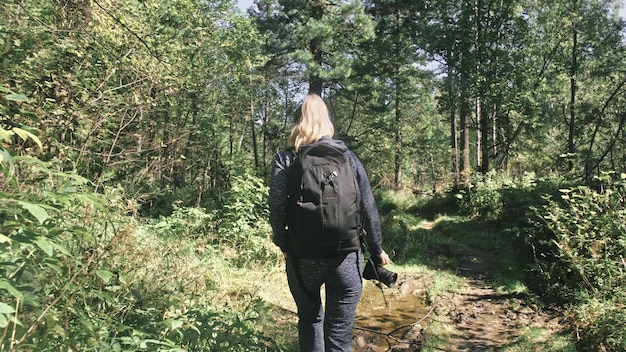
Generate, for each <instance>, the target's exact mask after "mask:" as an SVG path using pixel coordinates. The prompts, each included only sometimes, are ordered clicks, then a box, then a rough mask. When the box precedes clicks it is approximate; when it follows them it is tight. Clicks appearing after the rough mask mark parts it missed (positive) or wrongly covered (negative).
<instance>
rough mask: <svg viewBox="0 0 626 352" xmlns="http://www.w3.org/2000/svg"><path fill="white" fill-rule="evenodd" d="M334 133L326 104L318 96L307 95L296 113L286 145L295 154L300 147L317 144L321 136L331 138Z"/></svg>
mask: <svg viewBox="0 0 626 352" xmlns="http://www.w3.org/2000/svg"><path fill="white" fill-rule="evenodd" d="M334 133H335V127H334V126H333V123H332V122H331V121H330V116H329V114H328V108H327V107H326V103H324V101H323V100H322V98H320V96H319V95H317V94H309V95H307V96H306V98H305V99H304V102H303V103H302V106H300V108H299V109H298V110H297V111H296V124H295V125H294V126H293V128H292V129H291V134H290V135H289V140H288V141H287V143H288V144H289V146H292V147H294V149H295V150H296V152H297V151H298V150H299V149H300V146H301V145H303V144H310V143H314V142H317V141H318V140H319V139H320V138H322V137H323V136H330V137H332V136H333V134H334Z"/></svg>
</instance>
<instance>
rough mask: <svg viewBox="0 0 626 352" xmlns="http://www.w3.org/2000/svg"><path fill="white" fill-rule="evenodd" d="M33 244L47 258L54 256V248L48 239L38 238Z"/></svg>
mask: <svg viewBox="0 0 626 352" xmlns="http://www.w3.org/2000/svg"><path fill="white" fill-rule="evenodd" d="M35 244H36V245H37V247H39V248H41V250H42V251H44V252H46V254H47V255H48V256H49V257H51V256H52V255H53V254H54V248H53V246H52V244H51V243H50V240H49V239H48V238H46V237H43V236H39V237H38V238H37V240H35Z"/></svg>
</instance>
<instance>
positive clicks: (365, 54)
mask: <svg viewBox="0 0 626 352" xmlns="http://www.w3.org/2000/svg"><path fill="white" fill-rule="evenodd" d="M623 6H624V4H623V2H620V1H618V0H559V1H556V0H547V1H544V0H541V1H539V0H511V1H493V0H475V1H471V2H468V1H461V0H430V1H429V0H422V1H405V0H362V1H358V0H336V1H326V0H254V4H253V5H252V6H251V7H250V8H249V9H248V11H246V12H243V11H240V10H239V9H237V7H236V3H235V2H234V1H232V0H201V1H200V0H171V1H157V0H141V1H138V0H5V1H3V2H2V3H1V4H0V143H1V144H0V198H1V199H2V204H0V224H1V227H0V245H1V246H2V247H3V249H2V251H3V252H2V254H1V256H2V258H1V259H2V260H0V261H2V264H0V268H2V275H3V276H2V277H0V279H1V280H0V298H2V301H0V327H2V328H5V329H7V330H5V336H6V333H7V331H8V326H9V325H10V324H9V322H10V321H12V322H13V325H11V326H13V328H14V329H17V327H18V326H20V324H22V325H21V326H22V327H23V331H22V333H23V335H21V337H19V336H18V338H15V339H13V340H12V341H13V342H11V344H10V346H9V347H11V348H10V349H12V348H13V347H14V346H18V345H19V344H20V343H25V341H29V342H28V343H32V344H33V345H36V344H37V343H41V344H45V343H51V342H50V341H52V340H54V338H57V337H58V336H60V335H63V333H60V332H59V333H58V336H57V335H55V334H56V332H54V333H52V334H51V335H50V336H48V338H49V340H45V341H44V342H42V341H43V340H37V339H36V338H34V339H33V336H34V335H35V332H36V327H41V326H43V325H45V324H44V322H47V323H48V324H51V325H50V326H52V325H54V323H53V321H55V319H59V316H63V317H64V318H66V319H68V320H71V319H72V317H74V315H73V314H78V313H76V312H75V311H73V310H72V309H71V308H68V307H71V304H69V303H68V305H67V307H66V308H67V310H63V314H65V315H63V314H61V313H59V314H58V315H54V318H50V319H48V320H46V319H47V318H46V313H50V311H49V310H48V308H45V309H42V308H40V307H43V306H45V307H47V306H46V304H47V303H50V302H49V298H46V297H55V298H52V299H51V300H52V301H53V302H52V304H51V306H52V305H54V304H56V303H57V302H59V300H60V299H61V297H69V296H70V294H69V293H68V292H70V291H71V285H70V284H69V283H68V282H67V280H69V282H70V283H72V284H75V286H72V287H74V288H76V290H78V291H76V292H82V291H80V289H82V288H84V287H95V286H94V285H91V282H90V284H89V285H87V284H84V283H81V282H80V280H82V279H83V276H81V274H80V273H81V272H89V273H93V275H95V276H92V277H91V278H90V279H89V280H92V279H94V277H95V278H96V279H94V280H100V281H97V282H98V283H99V286H98V287H106V288H107V290H108V289H110V288H111V287H114V286H115V289H116V290H117V289H118V288H119V287H125V286H124V285H125V284H126V283H128V281H124V279H125V278H124V277H123V275H120V273H121V272H123V271H124V270H130V269H129V268H130V266H131V265H130V264H128V265H122V264H120V262H119V261H116V258H117V257H116V255H121V254H120V253H115V255H114V254H112V252H109V251H112V250H113V248H118V247H116V246H114V245H110V246H107V243H109V241H112V238H117V239H118V237H116V236H117V235H119V234H120V233H124V234H125V235H126V234H128V233H130V232H132V231H131V230H126V228H127V226H126V225H127V224H126V225H124V226H121V225H119V224H120V223H119V222H125V221H131V222H133V224H134V225H136V226H140V225H137V223H140V224H143V223H142V222H146V223H149V222H150V221H156V222H158V226H165V227H168V228H169V226H171V227H176V229H178V230H180V229H186V230H189V231H197V233H195V232H194V233H186V234H185V236H187V237H188V238H193V239H197V238H199V237H202V236H199V235H198V234H199V233H211V235H210V236H206V238H205V239H204V240H206V241H208V242H209V244H210V245H211V246H212V245H215V246H216V247H215V248H217V249H215V251H216V252H219V251H221V250H223V248H229V251H227V253H226V254H224V253H223V252H220V253H221V255H222V256H223V257H228V258H230V257H229V256H231V257H232V256H234V255H233V253H239V254H241V255H242V256H243V257H242V258H240V259H237V260H239V261H238V262H237V265H239V264H242V263H244V262H245V263H248V262H249V263H258V262H263V260H269V259H268V258H270V257H271V255H273V254H272V253H271V251H270V252H269V254H268V252H267V251H265V247H263V248H261V247H259V248H256V247H255V248H248V247H246V248H247V249H246V250H245V251H240V250H241V247H245V246H249V243H250V242H251V238H255V239H256V238H257V237H259V238H262V241H265V242H263V243H267V244H269V242H270V240H269V239H268V236H267V234H268V232H269V230H268V229H267V227H266V225H267V224H266V223H265V222H264V218H265V217H266V208H265V207H266V205H265V203H264V200H265V198H264V197H265V194H266V189H265V187H266V183H267V181H268V179H269V172H270V167H271V163H272V158H273V157H274V155H275V153H276V152H277V151H280V150H282V149H284V148H285V147H286V139H287V136H288V133H289V131H290V128H291V126H292V122H293V116H294V112H295V110H296V108H297V107H298V105H299V104H300V103H301V101H302V99H303V97H304V96H305V95H306V94H307V93H309V92H311V93H317V94H320V95H321V96H322V97H323V99H324V100H325V101H326V102H327V104H328V106H329V108H330V110H331V115H332V118H333V121H334V123H335V126H336V128H335V131H336V133H335V137H336V138H339V139H342V140H343V141H345V143H346V144H347V145H348V146H349V147H350V148H351V149H352V150H354V151H355V152H356V154H357V155H358V156H359V158H360V159H361V160H362V161H363V164H364V165H365V167H366V169H367V171H368V173H369V175H370V179H371V181H372V186H373V188H374V189H375V190H376V191H381V192H382V191H393V192H406V193H408V194H411V195H412V196H422V195H428V196H436V195H442V194H446V192H449V191H451V190H453V191H455V192H456V191H459V190H462V191H464V192H470V191H471V192H475V190H476V187H479V186H480V185H484V182H486V181H485V180H490V179H497V178H498V177H503V178H505V177H506V178H507V179H510V180H512V181H511V182H513V181H516V182H526V183H528V184H535V183H533V182H536V180H545V179H548V178H558V179H559V180H561V181H563V182H564V183H566V184H567V185H571V186H572V189H576V187H588V188H589V189H591V190H594V191H604V190H607V189H613V187H615V189H618V188H619V187H618V185H621V184H622V183H623V179H624V177H625V176H624V175H626V131H625V127H626V126H625V124H626V29H625V28H626V22H625V19H624V18H623V17H620V15H619V14H620V13H624V12H623V11H624V9H623V8H622V7H623ZM620 11H621V12H620ZM529 180H531V181H529ZM481 182H482V183H481ZM585 189H586V188H585ZM585 192H586V191H581V194H582V195H580V194H579V195H578V197H582V198H585V199H587V198H586V197H589V199H596V198H595V196H590V195H589V194H588V193H585ZM467 194H469V193H462V192H459V193H455V194H454V196H458V197H459V198H463V195H467ZM477 194H478V193H477V192H475V193H473V195H477ZM576 194H578V193H576ZM478 195H479V196H480V194H478ZM492 195H493V194H491V193H486V195H485V197H484V198H473V199H470V200H468V198H467V197H466V198H463V201H465V202H466V203H464V204H465V205H466V206H468V207H472V206H475V209H479V208H481V207H484V206H485V205H486V204H488V203H489V202H488V201H489V200H494V202H495V198H492V197H491V196H492ZM613 196H614V195H612V196H609V195H607V197H609V198H611V197H613ZM541 197H542V195H538V196H537V197H536V198H537V199H542V198H541ZM498 199H499V198H498ZM577 199H579V198H577ZM620 199H621V198H620ZM568 200H571V199H569V198H568ZM515 201H518V199H515ZM533 201H534V199H533ZM603 201H604V200H603ZM607 202H609V203H610V205H607V206H606V207H607V208H606V209H616V208H619V206H620V204H622V203H623V200H617V201H615V200H614V199H613V198H611V199H609V200H607ZM613 202H615V203H613ZM614 205H615V207H614ZM622 205H623V204H622ZM499 206H500V204H496V205H494V207H493V208H492V210H493V209H499V208H498V207H499ZM190 209H193V210H190ZM555 209H557V210H559V208H558V207H555ZM603 209H604V208H603ZM557 210H555V213H554V214H551V216H553V219H555V221H558V219H559V216H558V215H561V216H562V214H556V212H557ZM603 211H604V210H603ZM498 212H499V213H498V216H499V215H501V214H504V212H505V210H498ZM601 213H602V214H606V213H605V212H601ZM620 214H621V213H620ZM472 215H475V214H472ZM570 215H571V214H570ZM579 215H580V214H578V213H576V216H573V215H572V219H573V218H576V219H574V220H572V221H571V223H570V224H568V226H570V225H571V228H575V227H576V226H577V225H576V223H577V220H579V219H578V217H577V216H579ZM187 216H188V217H189V218H191V219H194V221H196V220H197V223H194V226H195V225H197V226H198V227H197V228H196V227H194V226H188V224H187V223H186V222H185V221H183V220H181V219H182V218H184V217H187ZM168 217H170V218H168ZM171 217H173V218H171ZM562 217H563V216H562ZM122 218H123V219H125V220H123V221H122V220H120V219H122ZM129 218H130V219H132V220H128V219H129ZM164 218H167V219H168V220H167V221H165V220H163V219H164ZM546 218H549V217H548V216H546ZM159 221H161V222H159ZM168 221H169V222H168ZM179 221H180V222H179ZM135 222H137V223H135ZM163 222H165V223H167V226H166V225H163ZM200 223H201V224H202V226H200V225H199V224H200ZM173 224H175V225H173ZM151 225H152V224H151ZM158 226H157V225H155V228H153V229H152V228H151V229H152V230H154V231H153V233H155V234H158V236H161V235H162V233H161V232H159V231H160V230H159V229H162V228H163V227H158ZM568 226H566V227H567V228H568V229H569V228H570V227H568ZM593 226H595V224H594V225H593ZM593 226H592V227H593ZM128 227H129V228H130V226H128ZM121 228H123V229H124V230H121ZM621 229H622V228H620V227H619V225H615V228H614V230H615V231H616V232H619V231H621ZM552 230H554V231H555V232H558V231H560V230H563V229H562V228H560V227H559V226H557V225H554V227H553V228H552ZM563 231H565V230H563ZM583 232H584V231H583ZM113 233H114V234H115V236H114V235H112V234H113ZM232 233H235V234H237V235H238V236H234V238H232V239H231V238H229V239H228V241H226V240H224V238H225V237H226V236H222V235H223V234H232ZM99 236H100V237H99ZM521 236H522V235H520V237H521ZM529 241H530V240H529ZM623 241H624V240H623V236H622V237H619V236H616V237H615V243H623ZM115 243H116V245H119V246H120V247H119V248H125V249H128V250H129V251H130V250H131V249H130V248H132V246H128V247H126V245H127V243H126V242H124V241H122V243H118V242H115ZM546 243H547V244H551V243H554V241H552V242H551V241H550V240H547V241H546ZM546 243H544V244H546ZM526 244H528V243H526ZM100 245H101V246H102V247H100ZM211 246H209V247H210V248H213V247H211ZM230 246H234V247H233V248H235V249H232V248H231V247H230ZM580 246H581V248H584V247H585V243H583V244H581V245H580ZM202 248H204V249H203V250H206V251H209V252H211V251H212V250H213V249H210V250H209V249H206V248H208V247H202ZM231 249H232V250H231ZM132 250H136V251H138V252H133V253H134V254H133V255H134V256H135V257H137V258H139V257H142V256H143V258H150V254H147V252H142V251H141V248H133V249H132ZM211 253H213V252H211ZM576 253H578V252H576ZM105 254H106V255H105ZM274 254H275V253H274ZM622 254H623V253H622V252H620V251H619V250H616V251H614V252H612V255H613V256H619V255H622ZM593 255H595V254H593ZM564 256H565V255H564ZM68 258H71V260H70V259H68ZM272 258H273V257H272ZM233 260H234V259H233ZM237 260H235V261H237ZM622 261H623V259H622ZM94 263H99V264H98V265H100V267H96V265H95V264H94ZM135 264H137V263H135ZM212 264H215V263H212ZM242 265H243V264H242ZM246 265H247V264H246ZM625 265H626V264H625ZM138 266H139V265H138ZM42 268H45V270H44V269H42ZM113 268H115V270H114V269H113ZM46 270H49V271H46ZM546 270H547V269H546ZM620 270H621V267H620ZM574 271H575V270H574ZM563 272H567V273H570V274H571V272H572V271H571V270H570V271H567V270H564V271H563ZM50 273H56V274H54V275H52V274H50ZM57 274H58V276H55V275H57ZM568 275H569V274H568ZM571 275H574V274H571ZM141 277H142V276H141V274H137V276H136V278H138V279H137V280H139V281H141V280H142V279H140V278H141ZM68 278H69V279H68ZM55 280H57V281H55ZM85 280H86V279H85ZM116 280H117V281H116ZM155 281H158V278H155ZM94 282H95V281H94ZM113 282H117V284H119V285H117V284H113ZM611 282H614V281H611ZM615 282H621V281H619V280H617V281H615ZM144 283H145V282H144V281H141V282H140V284H141V285H143V284H144ZM211 284H215V283H214V282H210V280H209V281H206V282H204V283H203V285H207V286H211ZM138 285H139V284H138ZM96 286H97V285H96ZM594 287H595V286H594ZM111 290H113V289H111ZM175 291H176V290H175V289H172V291H171V292H175ZM51 292H53V293H51ZM89 292H90V293H89V294H85V295H84V296H80V299H79V298H77V297H78V296H79V295H75V296H72V297H73V298H76V301H77V302H78V301H80V302H92V300H93V302H112V301H114V303H115V304H118V305H115V304H113V303H111V304H113V305H114V307H111V306H107V305H106V304H102V305H98V304H94V306H98V307H100V308H102V307H105V306H106V307H107V309H109V308H111V309H113V308H115V309H119V311H116V313H115V314H119V315H122V316H126V314H127V313H129V312H128V311H126V310H125V308H122V307H127V306H131V305H130V304H127V303H128V302H126V301H124V300H125V299H126V298H127V297H126V296H117V294H118V293H119V292H118V293H115V296H114V297H115V298H114V299H113V298H111V297H113V296H111V297H109V296H107V297H105V298H106V299H105V298H103V297H100V296H98V295H97V294H96V293H93V295H92V292H91V291H89ZM94 292H95V291H94ZM107 292H109V291H107ZM111 292H113V291H111ZM116 292H117V291H116ZM128 292H129V295H131V293H130V292H134V291H133V290H131V289H128ZM171 292H170V291H168V293H171ZM111 294H112V293H111ZM64 295H65V296H64ZM112 295H113V294H112ZM159 295H160V294H157V295H155V296H159ZM572 295H573V294H572ZM37 297H38V298H37ZM120 297H123V299H122V298H120ZM100 299H102V301H100ZM620 299H621V298H620ZM131 301H132V300H131ZM133 302H135V301H133ZM620 302H622V303H620V304H623V301H620ZM137 304H139V303H137ZM24 306H25V307H27V308H26V313H24V317H23V319H24V322H21V321H18V320H19V319H18V318H17V316H18V315H19V314H18V313H22V311H21V310H20V309H22V308H23V307H24ZM168 307H169V306H168ZM17 308H20V309H17ZM141 308H142V309H143V308H144V307H141ZM28 309H31V311H28ZM138 310H139V308H138ZM35 312H36V313H35ZM133 313H136V314H138V315H141V314H139V313H138V311H133ZM142 313H143V311H142ZM203 313H206V316H204V317H209V316H213V315H212V314H214V313H215V312H213V311H211V310H207V311H204V312H203ZM50 314H52V313H50ZM85 314H86V315H85V316H83V317H82V318H81V319H83V318H84V319H85V320H84V321H89V324H87V323H85V324H87V325H89V326H91V328H93V326H92V325H90V324H95V323H94V322H95V321H99V322H101V323H102V321H103V320H106V319H103V320H102V321H101V320H98V319H96V318H93V317H91V316H90V317H87V315H88V314H87V313H85ZM154 314H155V316H157V315H158V313H154ZM215 314H217V313H215ZM131 315H132V314H131ZM161 316H164V315H161ZM92 318H93V319H92ZM142 318H143V316H142ZM231 318H232V321H238V320H237V319H238V318H239V317H232V316H231ZM206 319H208V320H209V318H206ZM77 320H80V319H77ZM138 320H141V319H138ZM26 322H28V323H31V324H32V325H28V324H27V323H26ZM168 322H169V323H171V321H168ZM102 324H104V323H102ZM172 324H173V323H172ZM224 324H226V322H225V323H224ZM58 326H61V325H60V324H59V325H58ZM58 326H57V327H58ZM29 327H31V328H30V329H29ZM59 329H61V328H60V327H59ZM93 329H94V331H95V328H93ZM167 329H171V330H175V329H174V328H172V325H169V326H168V328H167ZM105 330H106V329H105ZM155 330H158V329H157V328H155ZM55 331H56V330H55ZM168 331H169V332H171V331H170V330H168ZM90 334H91V335H93V334H92V332H88V333H87V332H86V333H85V336H91V335H90ZM77 336H79V335H77ZM168 336H169V335H168ZM53 337H54V338H53ZM168 338H169V337H168ZM76 339H79V337H76ZM85 339H88V337H85ZM3 343H4V342H3ZM69 344H71V343H69V342H68V345H69ZM2 347H3V348H2V349H4V347H7V346H5V345H2Z"/></svg>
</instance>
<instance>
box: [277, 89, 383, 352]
mask: <svg viewBox="0 0 626 352" xmlns="http://www.w3.org/2000/svg"><path fill="white" fill-rule="evenodd" d="M333 133H334V127H333V124H332V122H331V121H330V116H329V114H328V109H327V107H326V104H325V103H324V101H323V100H322V99H321V98H320V97H319V96H318V95H316V94H310V95H308V96H307V97H306V98H305V100H304V102H303V103H302V106H301V107H300V109H299V116H298V120H297V121H296V124H295V126H294V127H293V128H292V130H291V135H290V137H289V140H288V144H289V146H290V147H292V148H293V149H288V150H286V151H283V152H280V153H278V154H277V155H276V156H275V157H274V162H273V166H272V180H271V183H270V194H269V205H270V223H271V225H272V230H273V233H274V237H273V240H274V243H275V244H276V245H278V246H279V247H280V248H281V250H282V251H283V252H284V253H285V254H286V271H287V280H288V282H289V288H290V290H291V294H292V295H293V298H294V300H295V302H296V305H297V307H298V337H299V343H300V351H303V352H304V351H314V352H324V351H326V352H328V351H352V327H353V325H354V318H355V314H356V308H357V304H358V301H359V298H360V296H361V290H362V287H363V286H362V278H361V254H360V253H359V251H358V250H357V251H354V252H350V253H341V254H338V255H337V257H336V258H330V259H304V258H295V257H294V256H293V255H290V254H288V253H289V245H288V233H287V230H286V224H287V192H288V190H287V174H288V169H289V166H290V165H291V163H292V162H293V160H294V157H295V154H294V151H295V152H296V153H297V152H298V151H299V150H300V148H301V147H302V146H304V145H309V144H312V143H328V144H331V145H333V146H334V147H336V148H340V149H341V150H342V152H343V153H344V155H346V156H348V157H349V159H350V160H351V161H352V167H353V171H354V173H355V175H356V178H357V182H358V185H359V189H360V193H361V209H362V212H363V228H364V229H365V231H366V232H367V244H368V248H369V251H370V254H371V256H372V257H378V259H379V260H378V262H379V263H380V264H382V265H386V264H388V263H389V256H388V255H387V253H385V251H383V249H382V246H381V241H382V237H381V236H382V234H381V227H380V219H379V216H378V210H377V208H376V203H375V201H374V196H373V194H372V189H371V186H370V183H369V178H368V176H367V173H366V172H365V169H364V167H363V164H362V163H361V162H360V160H359V159H358V158H357V156H356V155H355V154H354V153H353V152H352V151H350V150H349V149H348V148H347V147H346V146H345V144H344V143H343V142H342V141H339V140H335V139H333V138H332V136H333ZM322 284H325V290H326V304H325V307H326V312H324V309H323V306H322V302H321V300H320V299H319V297H320V289H321V286H322Z"/></svg>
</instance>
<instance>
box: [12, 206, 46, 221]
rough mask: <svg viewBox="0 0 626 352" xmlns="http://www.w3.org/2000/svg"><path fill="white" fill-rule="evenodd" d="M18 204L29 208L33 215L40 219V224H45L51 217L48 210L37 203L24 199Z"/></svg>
mask: <svg viewBox="0 0 626 352" xmlns="http://www.w3.org/2000/svg"><path fill="white" fill-rule="evenodd" d="M18 204H19V205H20V206H22V208H24V209H26V210H28V212H29V213H30V214H31V215H32V216H34V217H35V218H36V219H37V220H39V223H40V224H43V223H44V222H45V221H46V220H47V219H48V217H49V216H48V212H47V211H46V210H45V209H44V208H42V207H40V206H39V205H37V204H33V203H28V202H24V201H18Z"/></svg>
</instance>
